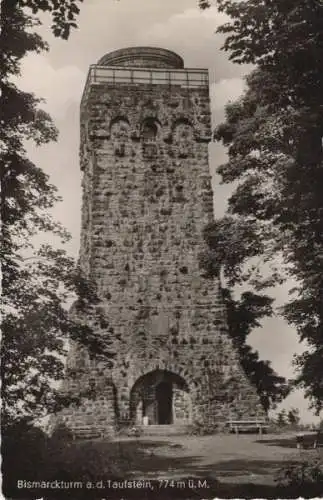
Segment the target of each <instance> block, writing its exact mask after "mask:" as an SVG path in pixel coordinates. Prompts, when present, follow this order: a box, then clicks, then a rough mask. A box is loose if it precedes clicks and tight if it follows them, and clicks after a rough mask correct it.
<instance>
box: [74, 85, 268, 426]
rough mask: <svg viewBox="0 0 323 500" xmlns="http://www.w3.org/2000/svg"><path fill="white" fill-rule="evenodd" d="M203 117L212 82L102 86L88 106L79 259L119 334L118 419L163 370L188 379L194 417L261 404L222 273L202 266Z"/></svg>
mask: <svg viewBox="0 0 323 500" xmlns="http://www.w3.org/2000/svg"><path fill="white" fill-rule="evenodd" d="M210 126H211V125H210V104H209V95H208V89H207V88H204V89H190V90H187V89H183V88H181V87H179V86H178V87H172V88H171V91H170V88H169V87H168V86H166V85H151V86H148V85H147V86H146V85H144V84H141V85H139V86H135V85H132V86H128V85H126V84H123V85H119V86H113V85H111V84H105V85H98V84H97V85H95V86H94V87H93V88H92V90H91V93H90V95H89V100H88V104H87V108H86V110H83V114H82V122H81V133H82V145H81V166H82V168H83V173H84V174H83V175H84V176H83V209H82V210H83V212H82V243H81V251H80V263H81V266H82V268H83V270H84V271H85V273H86V274H88V275H90V276H91V277H92V278H93V279H94V281H95V282H96V283H97V286H98V292H99V295H100V297H101V299H102V307H103V308H105V311H106V314H107V317H108V318H109V336H110V337H111V336H112V337H113V338H114V342H115V350H116V351H117V357H116V359H115V362H114V366H113V368H112V370H111V372H109V373H110V376H111V379H112V381H113V384H114V385H115V387H116V394H115V397H116V402H115V403H113V404H116V407H117V408H118V415H119V420H120V419H121V420H123V421H130V420H131V418H132V416H131V414H130V394H131V389H132V387H133V386H134V384H135V382H136V381H137V380H138V378H139V377H141V376H143V375H145V374H147V373H149V372H153V371H154V370H158V369H160V370H168V371H169V372H172V373H174V374H175V375H178V376H180V377H182V379H183V380H184V381H185V383H186V384H187V386H188V389H189V405H191V409H190V412H191V413H192V415H191V417H190V418H191V419H192V420H199V421H205V422H208V423H210V422H214V421H224V420H227V419H228V418H229V416H230V415H231V416H239V415H240V416H248V417H250V416H252V415H255V414H261V412H262V410H261V408H260V405H259V402H258V398H257V395H256V392H255V390H254V388H253V387H251V386H250V384H249V382H248V381H247V378H246V376H245V374H244V372H243V371H242V369H241V367H240V363H239V360H238V357H237V354H236V352H235V351H234V349H233V346H232V342H231V340H230V339H229V337H228V334H227V328H226V318H225V311H224V307H223V301H222V296H221V287H220V281H219V279H214V278H212V279H211V278H208V277H207V275H206V274H205V270H204V269H203V268H202V267H201V264H200V262H201V256H202V255H203V252H205V251H206V248H205V244H204V242H203V238H202V231H203V228H204V227H205V225H206V224H207V223H209V222H211V221H212V220H213V201H212V196H213V193H212V189H211V179H210V172H209V165H208V142H209V140H210V136H211V129H210ZM107 334H108V332H107ZM96 370H97V368H96V367H92V368H91V369H89V370H88V371H87V377H88V380H89V379H91V378H93V377H96V376H97V375H96V373H97V372H96ZM98 397H99V396H98ZM181 397H182V396H180V395H179V396H178V395H177V396H176V397H175V399H174V401H175V404H179V406H181V405H182V407H183V408H184V409H183V411H182V413H183V418H184V419H185V418H186V417H187V414H188V411H187V410H186V409H185V404H184V402H183V401H184V399H185V397H184V399H183V397H182V403H181ZM176 401H179V403H176ZM112 406H113V405H112ZM112 406H111V404H110V409H109V414H110V413H111V408H112ZM91 408H92V407H91ZM90 413H91V412H90ZM92 415H93V412H92ZM109 418H110V417H109ZM115 418H116V417H115ZM110 420H111V422H112V423H113V419H112V418H111V419H110ZM92 423H93V425H98V424H97V420H92Z"/></svg>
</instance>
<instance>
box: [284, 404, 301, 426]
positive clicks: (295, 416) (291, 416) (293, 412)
mask: <svg viewBox="0 0 323 500" xmlns="http://www.w3.org/2000/svg"><path fill="white" fill-rule="evenodd" d="M287 420H288V423H289V424H290V425H297V424H299V421H300V416H299V410H298V409H297V408H291V409H290V410H288V413H287Z"/></svg>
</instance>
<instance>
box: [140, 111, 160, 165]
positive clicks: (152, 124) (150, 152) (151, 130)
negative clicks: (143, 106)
mask: <svg viewBox="0 0 323 500" xmlns="http://www.w3.org/2000/svg"><path fill="white" fill-rule="evenodd" d="M159 134H160V123H159V122H158V120H156V118H146V119H145V120H143V122H142V123H141V127H140V139H141V143H142V153H143V157H144V158H148V159H150V158H155V157H156V156H157V152H158V148H157V140H158V137H159Z"/></svg>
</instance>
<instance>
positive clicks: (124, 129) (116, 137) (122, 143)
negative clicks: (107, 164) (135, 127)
mask: <svg viewBox="0 0 323 500" xmlns="http://www.w3.org/2000/svg"><path fill="white" fill-rule="evenodd" d="M110 139H111V141H112V144H113V151H114V154H115V155H116V156H120V157H123V156H126V154H127V146H128V143H129V140H130V124H129V121H128V119H127V118H126V117H123V116H118V117H116V118H114V119H113V120H111V123H110Z"/></svg>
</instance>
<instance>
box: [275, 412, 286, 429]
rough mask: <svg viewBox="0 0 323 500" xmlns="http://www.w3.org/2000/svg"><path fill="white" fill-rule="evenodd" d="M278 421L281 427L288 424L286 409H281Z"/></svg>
mask: <svg viewBox="0 0 323 500" xmlns="http://www.w3.org/2000/svg"><path fill="white" fill-rule="evenodd" d="M276 423H277V425H278V426H279V427H284V426H285V425H287V413H286V410H285V409H283V410H281V411H280V412H279V413H278V414H277V417H276Z"/></svg>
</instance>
